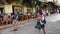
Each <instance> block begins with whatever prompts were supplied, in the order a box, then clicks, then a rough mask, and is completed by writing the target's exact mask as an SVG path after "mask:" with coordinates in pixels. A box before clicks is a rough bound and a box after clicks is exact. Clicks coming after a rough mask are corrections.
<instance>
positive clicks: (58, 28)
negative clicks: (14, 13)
mask: <svg viewBox="0 0 60 34" xmlns="http://www.w3.org/2000/svg"><path fill="white" fill-rule="evenodd" d="M46 20H47V23H46V27H45V29H46V33H47V34H60V14H53V15H50V16H48V17H46ZM35 24H36V21H35V20H34V21H31V23H28V24H24V25H23V26H22V27H19V28H18V31H12V30H13V27H11V28H7V29H5V30H1V31H0V32H1V34H37V29H35V28H34V26H35ZM41 34H43V32H42V30H41Z"/></svg>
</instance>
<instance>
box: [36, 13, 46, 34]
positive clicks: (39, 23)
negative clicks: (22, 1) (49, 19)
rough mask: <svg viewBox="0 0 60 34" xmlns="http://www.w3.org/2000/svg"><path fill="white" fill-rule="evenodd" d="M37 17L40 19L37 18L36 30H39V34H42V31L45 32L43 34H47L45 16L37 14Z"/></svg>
mask: <svg viewBox="0 0 60 34" xmlns="http://www.w3.org/2000/svg"><path fill="white" fill-rule="evenodd" d="M37 16H38V18H37V24H36V25H35V28H36V29H38V34H40V30H41V29H42V30H43V33H44V34H46V32H45V23H46V21H45V18H44V16H43V14H42V13H40V12H38V13H37Z"/></svg>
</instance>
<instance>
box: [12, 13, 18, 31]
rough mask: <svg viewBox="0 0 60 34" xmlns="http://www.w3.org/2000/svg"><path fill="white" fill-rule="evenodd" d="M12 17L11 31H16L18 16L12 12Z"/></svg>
mask: <svg viewBox="0 0 60 34" xmlns="http://www.w3.org/2000/svg"><path fill="white" fill-rule="evenodd" d="M12 17H13V27H14V29H13V31H17V25H16V23H17V19H18V14H17V12H14V14H13V16H12Z"/></svg>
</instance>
